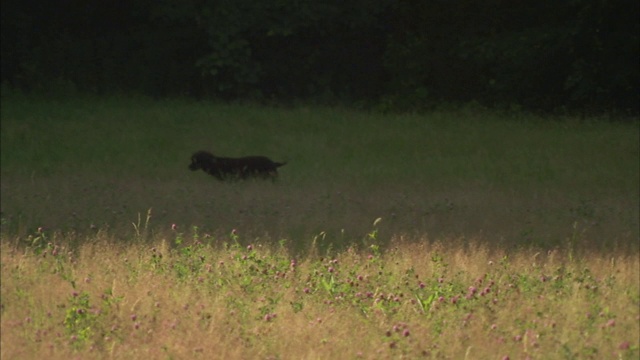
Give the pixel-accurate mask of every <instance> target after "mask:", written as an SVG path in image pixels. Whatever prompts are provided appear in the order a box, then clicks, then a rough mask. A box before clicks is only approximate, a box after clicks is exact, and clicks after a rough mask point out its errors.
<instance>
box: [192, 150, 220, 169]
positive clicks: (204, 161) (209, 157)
mask: <svg viewBox="0 0 640 360" xmlns="http://www.w3.org/2000/svg"><path fill="white" fill-rule="evenodd" d="M215 163H216V157H215V156H213V154H211V153H209V152H206V151H198V152H197V153H195V154H193V155H191V164H189V169H190V170H191V171H196V170H199V169H207V168H211V167H212V166H214V165H215Z"/></svg>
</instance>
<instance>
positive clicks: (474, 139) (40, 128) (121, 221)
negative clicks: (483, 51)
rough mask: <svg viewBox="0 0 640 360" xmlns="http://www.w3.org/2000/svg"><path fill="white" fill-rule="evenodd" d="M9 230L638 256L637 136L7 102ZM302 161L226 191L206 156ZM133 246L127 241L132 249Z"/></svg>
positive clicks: (540, 125) (627, 127) (339, 114)
mask: <svg viewBox="0 0 640 360" xmlns="http://www.w3.org/2000/svg"><path fill="white" fill-rule="evenodd" d="M1 111H2V117H1V118H2V128H1V134H0V136H1V142H0V145H1V151H0V160H1V165H2V166H1V173H0V175H1V176H2V184H1V186H2V187H1V191H2V209H1V210H2V219H3V222H2V229H3V231H4V230H7V231H10V232H11V233H17V234H22V235H25V234H28V233H33V231H35V229H37V228H38V227H43V228H45V229H48V230H60V231H64V232H67V233H70V232H73V233H77V234H84V233H86V232H88V231H90V229H96V228H100V229H104V228H108V229H110V231H111V232H112V233H119V234H125V235H126V234H129V233H130V231H131V229H132V226H131V223H132V222H136V221H137V219H138V217H139V216H141V217H145V215H146V213H147V211H148V210H149V209H151V211H152V219H151V224H150V231H151V232H154V231H163V230H166V229H168V228H170V227H171V226H172V224H176V225H178V226H179V227H180V228H183V229H186V228H189V227H191V226H193V225H196V226H198V227H200V228H201V229H202V231H204V232H207V233H209V234H211V235H214V236H223V235H226V234H228V233H229V232H230V231H231V230H232V229H234V228H237V229H242V230H243V231H244V232H245V234H246V235H247V237H248V238H258V237H259V238H262V239H264V238H267V237H268V238H271V239H272V240H273V241H274V242H275V241H277V240H280V239H283V238H284V239H289V240H293V239H295V241H291V242H292V243H293V244H294V245H295V246H301V247H303V246H305V245H308V244H309V240H310V239H311V238H312V237H313V236H315V235H317V234H319V233H321V232H324V233H325V239H326V242H328V243H333V244H334V246H339V245H341V244H343V243H344V242H347V243H351V242H352V241H354V240H355V239H361V238H362V237H364V236H365V235H366V233H367V231H368V230H369V225H370V224H371V222H372V221H373V220H374V219H377V218H379V217H381V218H382V219H383V221H382V223H381V225H380V232H381V234H382V235H384V236H383V237H384V238H390V237H391V236H392V235H400V234H403V235H407V236H419V237H422V236H424V235H428V237H429V238H431V239H439V238H443V237H450V236H454V237H459V236H468V237H475V238H478V239H480V238H482V239H485V241H487V242H489V243H490V244H498V245H499V246H520V245H527V246H528V245H534V246H541V247H544V248H549V247H552V246H555V245H559V244H561V243H562V242H564V240H565V239H566V238H567V237H569V236H572V235H573V234H574V233H575V232H578V233H579V234H580V235H581V241H584V242H585V243H589V246H595V247H598V248H603V249H609V250H610V249H613V248H616V247H619V246H632V247H633V248H634V250H637V249H638V244H637V242H638V241H637V240H638V236H639V230H638V229H639V222H638V218H639V217H640V214H639V209H638V208H639V196H640V195H639V191H640V190H639V186H638V184H640V175H639V173H640V171H639V168H638V161H639V158H640V155H639V154H640V147H639V141H638V135H639V132H640V131H639V128H638V122H633V123H607V122H603V121H597V120H598V119H587V120H583V121H580V120H578V119H573V118H566V119H552V120H550V119H543V118H538V117H534V116H528V115H500V114H495V113H489V112H487V111H482V110H477V109H473V108H468V109H463V110H460V111H457V112H455V111H446V112H434V113H431V114H427V115H381V114H375V113H366V112H354V111H349V110H344V109H331V108H305V107H298V108H290V109H289V108H287V109H284V108H282V109H278V108H263V107H256V106H240V105H221V104H211V103H201V102H189V101H177V100H176V101H151V100H145V99H117V98H111V99H98V100H87V99H82V100H65V101H52V100H50V101H46V100H33V99H9V100H7V99H3V102H2V108H1ZM199 149H206V150H210V151H212V152H214V153H217V154H221V155H225V156H241V155H248V154H263V155H267V156H269V157H271V158H273V159H274V160H278V161H281V160H286V161H288V162H289V163H288V164H287V165H286V166H285V167H284V168H282V169H281V177H280V180H279V181H278V182H277V183H275V184H272V183H270V182H269V183H265V182H247V183H233V184H226V183H219V182H217V181H215V179H213V178H211V177H209V176H207V175H206V174H204V173H202V172H198V173H192V172H190V171H188V170H187V165H188V163H189V157H190V155H191V153H192V152H194V151H196V150H199ZM125 237H126V236H125Z"/></svg>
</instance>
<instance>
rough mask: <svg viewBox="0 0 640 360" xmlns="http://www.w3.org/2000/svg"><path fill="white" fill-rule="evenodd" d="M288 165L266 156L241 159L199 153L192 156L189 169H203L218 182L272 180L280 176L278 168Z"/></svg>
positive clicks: (204, 152) (203, 152)
mask: <svg viewBox="0 0 640 360" xmlns="http://www.w3.org/2000/svg"><path fill="white" fill-rule="evenodd" d="M284 164H286V162H284V163H277V162H274V161H271V159H269V158H268V157H265V156H246V157H241V158H225V157H218V156H215V155H213V154H212V153H210V152H206V151H198V152H197V153H195V154H193V155H192V156H191V164H190V165H189V169H191V171H196V170H198V169H202V170H203V171H204V172H206V173H207V174H209V175H211V176H214V177H215V178H217V179H218V180H223V181H224V180H235V179H242V180H244V179H248V178H258V177H260V178H263V179H268V178H271V179H273V180H275V178H276V177H277V176H278V170H277V169H278V168H279V167H280V166H283V165H284Z"/></svg>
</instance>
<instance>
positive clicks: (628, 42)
mask: <svg viewBox="0 0 640 360" xmlns="http://www.w3.org/2000/svg"><path fill="white" fill-rule="evenodd" d="M1 14H2V31H1V34H2V39H1V40H2V41H1V44H2V45H1V46H2V79H1V80H2V83H3V86H4V88H5V89H6V88H10V89H17V90H19V91H25V92H40V93H63V94H74V93H83V94H84V93H95V94H113V93H142V94H146V95H150V96H154V97H167V96H188V97H196V98H218V99H227V100H230V99H241V100H244V99H249V100H257V101H270V102H271V101H274V102H277V103H283V102H289V101H292V100H314V101H328V102H335V101H339V102H348V103H352V104H362V105H375V106H376V107H377V108H379V109H381V110H420V109H425V108H429V107H432V106H434V105H436V104H442V103H457V102H479V103H481V104H485V105H489V106H498V107H504V106H509V107H512V108H513V106H515V107H516V108H518V109H519V108H522V109H531V110H543V111H549V110H551V111H566V110H580V111H587V112H594V111H595V112H601V111H617V112H623V113H632V114H637V113H638V104H639V102H640V96H639V94H640V91H639V89H640V85H639V84H640V69H639V67H638V63H639V60H640V56H639V44H640V28H639V21H638V19H639V18H640V2H638V1H637V0H572V1H553V2H550V1H538V0H522V1H501V0H488V1H481V2H478V1H472V0H460V1H444V0H404V1H398V0H366V1H365V0H350V1H342V0H341V1H336V0H329V1H311V0H302V1H301V0H274V1H254V0H234V1H224V0H217V1H215V0H196V1H170V0H164V1H155V0H134V1H124V2H121V1H118V2H113V1H103V0H88V1H86V0H83V1H78V0H66V1H62V0H58V1H39V0H3V1H2V11H1Z"/></svg>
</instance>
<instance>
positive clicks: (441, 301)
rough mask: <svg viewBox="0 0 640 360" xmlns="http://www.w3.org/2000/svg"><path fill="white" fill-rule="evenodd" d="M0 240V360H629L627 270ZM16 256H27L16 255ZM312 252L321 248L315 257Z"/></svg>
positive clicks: (639, 295)
mask: <svg viewBox="0 0 640 360" xmlns="http://www.w3.org/2000/svg"><path fill="white" fill-rule="evenodd" d="M242 236H243V233H242V230H239V231H236V232H233V233H231V234H229V235H228V236H226V237H225V238H223V239H215V240H216V241H214V239H212V238H210V237H204V236H202V234H198V232H197V230H196V229H193V231H192V232H191V234H190V235H188V236H187V235H186V233H185V232H180V231H179V230H175V231H167V232H165V233H163V234H157V235H155V236H154V237H153V238H152V239H151V241H150V242H147V243H145V242H137V243H135V242H134V243H130V244H128V245H125V244H123V242H122V241H121V240H120V239H118V238H116V237H113V236H112V235H110V234H108V233H107V232H100V233H98V234H96V235H94V236H91V237H89V238H87V239H85V241H84V242H83V244H82V245H81V246H80V247H78V248H77V249H76V250H71V249H70V248H69V247H68V244H67V242H66V237H64V236H60V235H57V234H52V233H47V232H44V231H40V232H36V233H34V234H31V235H30V236H29V237H28V240H29V244H28V245H27V246H17V244H16V243H15V241H16V239H15V238H10V237H8V236H7V235H5V234H4V233H3V235H2V239H1V240H2V241H1V242H0V244H1V245H0V246H1V249H0V250H1V256H2V263H1V266H2V269H1V270H2V271H1V276H2V278H1V280H2V293H1V301H2V302H1V311H2V317H1V320H0V330H1V332H2V337H1V338H0V341H1V344H0V345H1V346H0V351H1V357H2V358H3V359H40V358H43V357H47V358H50V359H63V358H64V359H66V358H69V357H72V358H83V359H94V358H95V359H104V358H114V359H122V358H143V357H145V358H153V359H165V358H166V359H186V358H189V359H191V358H196V359H200V358H202V359H255V358H262V359H328V358H332V359H338V358H340V359H359V358H363V359H387V358H411V359H413V358H435V359H441V358H444V359H507V358H511V359H526V358H529V359H635V358H637V357H638V355H639V354H640V352H639V346H640V343H639V340H638V339H640V329H639V327H640V326H639V322H640V311H639V306H640V288H639V284H640V275H639V273H638V267H639V266H640V263H639V258H638V256H637V254H610V255H603V254H599V253H596V252H591V251H581V252H579V253H576V252H572V251H571V249H570V248H568V247H566V248H562V249H557V250H552V251H548V252H533V251H530V250H518V251H505V250H501V249H495V248H494V249H490V248H488V247H487V246H486V245H484V244H483V243H482V242H476V241H471V242H466V241H461V240H460V239H453V238H452V239H446V241H435V242H434V241H429V240H428V239H422V241H420V242H419V243H416V242H407V241H405V240H403V239H401V238H395V239H394V240H393V242H392V246H391V247H389V248H388V249H387V250H386V251H381V250H380V247H379V239H377V238H376V237H377V233H376V229H375V228H374V229H373V230H372V231H371V233H370V237H369V238H368V242H367V244H366V246H360V247H356V246H352V247H348V248H346V249H345V250H341V251H332V250H329V251H326V252H323V251H320V250H319V249H318V248H317V247H315V246H314V247H312V248H311V249H310V252H309V253H308V254H306V255H304V256H294V255H292V254H291V253H290V252H289V251H288V247H287V244H280V245H277V244H267V243H250V244H249V245H247V246H245V245H240V244H241V242H242ZM20 241H23V240H20ZM321 241H323V239H322V237H317V238H316V242H321Z"/></svg>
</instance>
